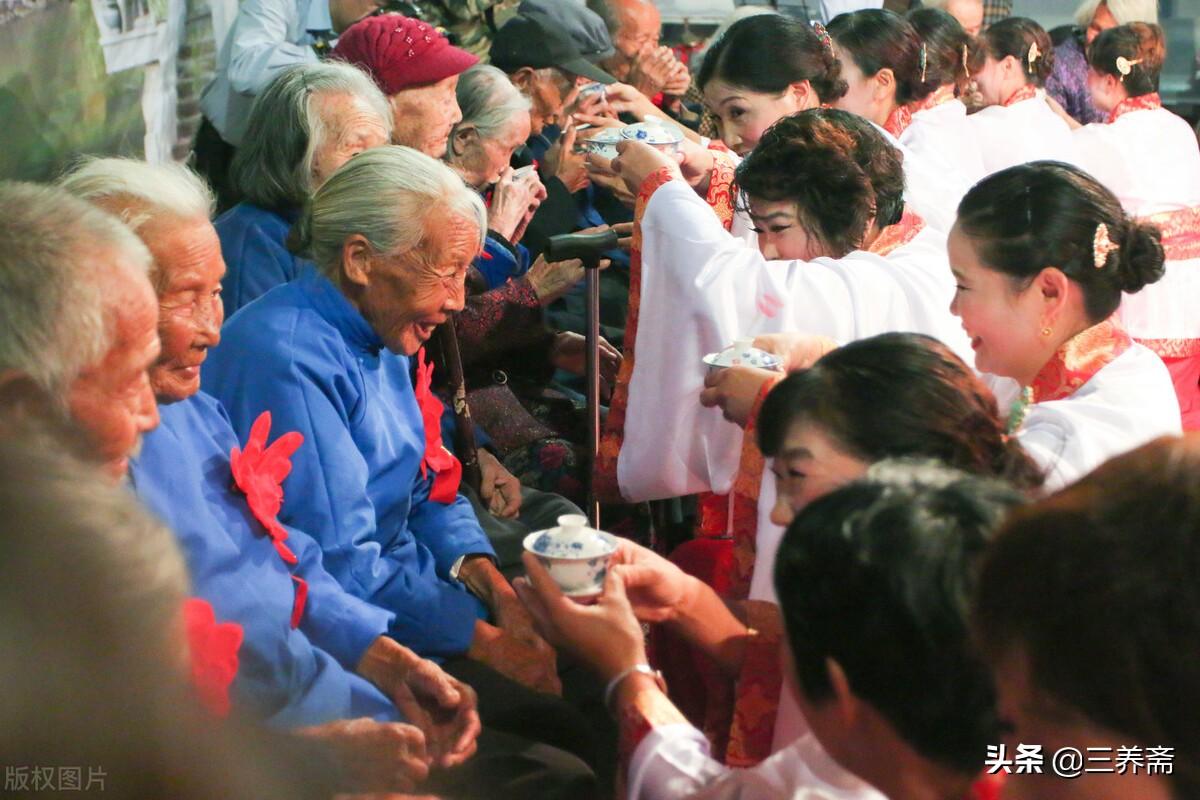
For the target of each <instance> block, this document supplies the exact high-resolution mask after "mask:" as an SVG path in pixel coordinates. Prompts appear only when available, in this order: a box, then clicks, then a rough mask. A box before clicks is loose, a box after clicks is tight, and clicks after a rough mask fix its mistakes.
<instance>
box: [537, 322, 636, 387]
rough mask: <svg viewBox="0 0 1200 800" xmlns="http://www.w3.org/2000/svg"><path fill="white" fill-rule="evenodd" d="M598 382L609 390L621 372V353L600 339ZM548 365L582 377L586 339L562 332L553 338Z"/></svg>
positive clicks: (584, 369)
mask: <svg viewBox="0 0 1200 800" xmlns="http://www.w3.org/2000/svg"><path fill="white" fill-rule="evenodd" d="M599 350H600V380H601V381H603V382H604V383H605V384H606V385H607V386H608V387H609V388H611V387H612V385H613V384H614V383H615V382H616V380H617V373H618V372H620V370H621V351H620V350H618V349H617V348H615V347H613V346H612V345H611V344H609V343H608V340H607V339H605V338H604V337H603V336H601V337H600V342H599ZM550 363H551V364H553V365H554V366H555V367H557V368H558V369H561V370H565V371H566V372H569V373H571V374H572V375H583V374H584V372H585V371H586V369H587V339H586V338H584V337H583V336H580V335H579V334H578V333H571V332H570V331H563V332H562V333H560V334H558V335H557V336H555V337H554V344H552V345H551V346H550Z"/></svg>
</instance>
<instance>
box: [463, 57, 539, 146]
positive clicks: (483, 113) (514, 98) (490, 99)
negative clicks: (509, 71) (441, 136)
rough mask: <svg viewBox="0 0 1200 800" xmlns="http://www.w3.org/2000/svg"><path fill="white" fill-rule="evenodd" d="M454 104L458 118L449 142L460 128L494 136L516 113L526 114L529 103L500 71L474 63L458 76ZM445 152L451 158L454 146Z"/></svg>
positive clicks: (484, 135)
mask: <svg viewBox="0 0 1200 800" xmlns="http://www.w3.org/2000/svg"><path fill="white" fill-rule="evenodd" d="M458 107H459V108H460V109H462V121H461V122H459V123H458V124H457V125H455V126H454V129H453V130H452V131H451V132H450V141H454V136H455V134H457V133H458V132H459V131H461V130H463V129H464V128H474V129H475V130H476V131H478V133H479V138H480V139H495V138H496V137H497V136H499V135H500V134H501V133H503V132H504V130H505V129H507V128H508V126H509V125H511V124H512V123H513V120H514V118H518V115H520V114H525V115H527V116H528V114H529V109H530V108H531V107H532V103H531V102H530V100H529V98H528V97H526V96H525V95H523V94H521V90H520V89H518V88H517V87H515V86H513V84H512V81H510V80H509V79H508V76H507V75H505V74H504V72H503V71H502V70H500V69H497V68H496V67H493V66H492V65H491V64H476V65H475V66H473V67H471V68H470V69H469V70H467V71H466V72H464V73H463V74H462V75H461V76H460V77H459V79H458ZM446 155H447V158H448V159H449V160H451V161H454V160H455V158H454V148H453V147H449V148H447V153H446Z"/></svg>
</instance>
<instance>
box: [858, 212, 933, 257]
mask: <svg viewBox="0 0 1200 800" xmlns="http://www.w3.org/2000/svg"><path fill="white" fill-rule="evenodd" d="M924 229H925V220H923V219H921V217H920V215H919V214H917V213H916V212H915V211H909V210H908V209H904V214H903V215H901V217H900V221H899V222H897V223H896V224H895V225H888V226H887V227H886V228H884V229H883V230H881V231H880V232H879V235H878V236H876V237H875V241H873V242H871V246H870V247H868V248H867V251H868V252H871V253H874V254H875V255H877V256H884V257H886V256H889V255H891V254H892V252H893V251H895V250H896V249H897V248H899V247H902V246H904V245H906V244H908V243H909V242H911V241H912V240H913V239H915V238H917V234H918V233H920V232H921V231H923V230H924Z"/></svg>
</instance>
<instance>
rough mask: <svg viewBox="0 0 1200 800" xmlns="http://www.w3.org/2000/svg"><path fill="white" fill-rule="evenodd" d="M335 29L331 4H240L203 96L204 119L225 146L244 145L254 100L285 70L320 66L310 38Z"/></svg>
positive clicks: (278, 0)
mask: <svg viewBox="0 0 1200 800" xmlns="http://www.w3.org/2000/svg"><path fill="white" fill-rule="evenodd" d="M332 28H333V22H332V21H331V20H330V17H329V3H328V0H242V4H241V7H240V8H238V14H237V18H236V19H235V20H234V22H233V27H231V28H230V29H229V35H228V36H226V37H225V42H224V44H222V45H221V50H220V52H219V54H218V55H217V71H216V75H215V76H214V77H213V79H212V82H210V83H209V84H208V86H206V87H205V88H204V93H203V94H202V95H201V96H200V108H201V109H202V110H203V111H204V116H206V117H208V119H209V121H210V122H212V124H213V127H215V128H216V129H217V132H218V133H220V134H221V137H222V138H223V139H225V141H227V142H229V143H230V144H232V145H234V146H235V147H236V146H237V145H240V144H241V142H242V135H243V134H244V133H245V130H246V122H247V120H248V119H249V117H250V107H251V106H252V105H253V103H254V98H255V97H256V96H257V95H258V94H259V92H261V91H262V90H263V89H265V88H266V86H267V84H268V83H270V82H271V79H272V78H274V77H275V76H276V75H278V74H279V73H280V72H282V71H283V70H284V69H286V68H288V67H291V66H294V65H296V64H313V63H316V62H317V60H318V59H317V54H316V53H315V52H314V51H313V49H312V44H313V42H314V41H315V38H314V37H313V35H312V33H313V32H330V31H331V30H332ZM329 35H331V36H332V33H330V34H329Z"/></svg>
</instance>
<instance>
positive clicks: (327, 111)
mask: <svg viewBox="0 0 1200 800" xmlns="http://www.w3.org/2000/svg"><path fill="white" fill-rule="evenodd" d="M314 102H315V103H316V104H317V105H316V110H317V114H319V115H320V117H321V120H322V122H323V123H324V126H325V135H324V137H323V139H322V141H321V142H320V144H319V146H318V147H317V149H316V151H315V152H314V153H313V162H312V188H313V191H314V192H315V191H316V190H317V189H320V188H321V185H322V184H324V183H325V181H327V180H329V176H330V175H332V174H333V173H335V172H337V170H338V168H339V167H340V166H342V165H343V164H345V163H346V162H347V161H349V160H350V159H351V157H353V156H356V155H358V154H359V153H361V152H362V151H363V150H369V149H370V148H372V147H379V146H380V145H385V144H387V143H388V136H387V125H386V123H385V122H384V120H382V119H380V118H379V114H378V113H377V112H376V111H375V110H374V109H372V108H371V107H370V106H369V105H368V104H367V102H366V101H365V100H363V99H362V98H360V97H357V96H355V95H352V94H344V93H338V94H324V95H318V96H317V97H315V98H314Z"/></svg>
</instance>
